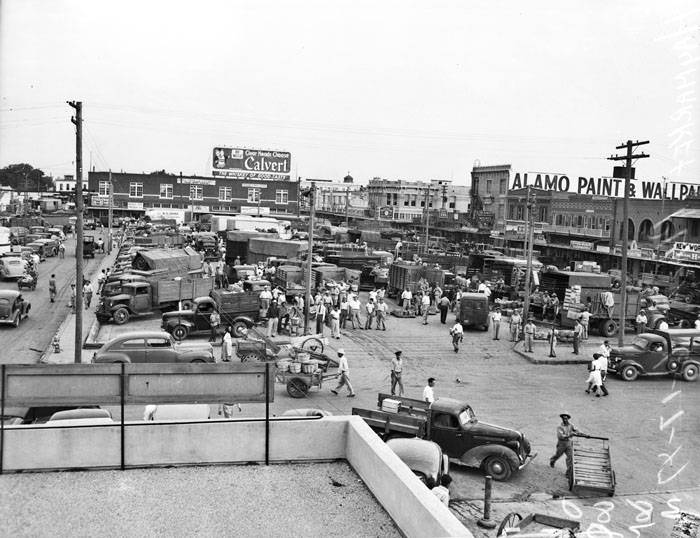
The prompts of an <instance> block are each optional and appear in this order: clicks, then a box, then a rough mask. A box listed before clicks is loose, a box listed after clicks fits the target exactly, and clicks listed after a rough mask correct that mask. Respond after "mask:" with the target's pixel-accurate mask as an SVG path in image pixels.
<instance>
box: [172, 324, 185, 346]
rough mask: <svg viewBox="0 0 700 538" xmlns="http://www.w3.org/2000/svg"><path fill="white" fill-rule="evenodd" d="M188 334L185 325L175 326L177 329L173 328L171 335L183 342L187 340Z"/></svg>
mask: <svg viewBox="0 0 700 538" xmlns="http://www.w3.org/2000/svg"><path fill="white" fill-rule="evenodd" d="M187 333H188V331H187V327H185V326H184V325H175V327H173V330H172V332H171V333H170V334H172V335H173V338H174V339H175V340H177V341H178V342H181V341H182V340H184V339H185V338H187Z"/></svg>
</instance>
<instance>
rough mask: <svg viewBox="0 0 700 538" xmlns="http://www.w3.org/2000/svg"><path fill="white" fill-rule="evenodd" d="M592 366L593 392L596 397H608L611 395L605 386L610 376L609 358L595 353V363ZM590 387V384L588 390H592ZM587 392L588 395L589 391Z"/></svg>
mask: <svg viewBox="0 0 700 538" xmlns="http://www.w3.org/2000/svg"><path fill="white" fill-rule="evenodd" d="M591 366H592V370H591V376H589V379H590V378H591V377H592V381H593V392H594V393H595V395H596V397H600V395H601V394H602V395H603V396H607V395H608V394H610V393H609V392H608V389H607V387H606V386H605V378H606V377H607V375H608V358H607V357H606V356H605V355H603V354H602V353H594V354H593V362H592V365H591ZM590 387H591V385H590V383H589V385H588V388H589V389H590ZM596 389H600V390H596ZM586 392H587V393H588V391H586Z"/></svg>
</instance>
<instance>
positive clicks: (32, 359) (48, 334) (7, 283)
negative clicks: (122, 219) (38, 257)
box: [0, 230, 106, 364]
mask: <svg viewBox="0 0 700 538" xmlns="http://www.w3.org/2000/svg"><path fill="white" fill-rule="evenodd" d="M86 233H87V234H89V235H94V236H95V238H97V237H98V236H100V235H101V234H102V231H101V230H95V231H92V230H90V231H87V232H86ZM105 237H106V236H105ZM64 244H65V245H66V254H65V258H59V257H58V256H55V257H51V258H46V261H43V262H41V263H40V265H39V281H38V285H37V288H36V290H29V289H24V290H22V295H23V296H24V298H25V299H26V300H27V301H29V302H30V303H31V305H32V308H31V310H30V312H29V317H28V318H27V319H25V320H23V321H22V323H21V324H20V326H19V328H17V329H15V328H14V327H11V326H9V325H8V326H6V325H0V343H1V344H2V353H0V363H5V364H34V363H36V362H38V361H39V358H40V357H41V354H42V353H43V352H44V350H45V349H46V348H47V347H48V346H49V344H50V343H51V340H52V339H53V337H54V335H55V334H56V331H57V330H58V328H59V325H60V324H61V322H62V321H63V320H64V319H65V317H66V316H67V315H68V313H69V311H70V309H69V308H67V305H68V301H69V298H70V285H71V283H73V282H75V271H76V266H75V239H73V238H68V239H66V240H65V242H64ZM103 256H104V255H102V254H97V255H96V256H95V258H94V259H93V258H88V259H85V260H83V264H84V265H83V268H84V274H85V275H86V276H89V275H90V274H91V273H93V272H94V271H95V269H96V268H97V267H98V265H99V263H100V260H101V258H102V257H103ZM52 274H55V275H56V284H57V288H58V293H57V297H56V302H55V303H53V304H52V303H51V302H50V300H49V278H50V277H51V275H52ZM0 289H13V290H16V289H17V282H16V280H0ZM87 315H88V316H94V314H93V313H92V312H88V313H87Z"/></svg>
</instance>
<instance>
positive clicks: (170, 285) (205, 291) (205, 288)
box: [153, 278, 214, 306]
mask: <svg viewBox="0 0 700 538" xmlns="http://www.w3.org/2000/svg"><path fill="white" fill-rule="evenodd" d="M213 285H214V280H213V279H211V278H193V279H190V280H184V279H183V280H182V282H177V281H175V280H158V281H156V282H155V283H154V285H153V304H154V305H155V306H157V305H161V304H163V303H176V302H178V300H179V299H182V300H183V301H184V300H190V299H194V298H195V297H203V296H205V295H209V292H210V291H211V289H212V287H213ZM180 286H182V288H181V287H180Z"/></svg>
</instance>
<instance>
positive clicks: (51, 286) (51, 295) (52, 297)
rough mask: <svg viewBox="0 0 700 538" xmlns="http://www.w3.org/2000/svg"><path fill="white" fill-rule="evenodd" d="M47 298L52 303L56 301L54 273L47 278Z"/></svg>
mask: <svg viewBox="0 0 700 538" xmlns="http://www.w3.org/2000/svg"><path fill="white" fill-rule="evenodd" d="M49 299H50V300H51V302H52V303H55V302H56V275H51V278H49Z"/></svg>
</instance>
